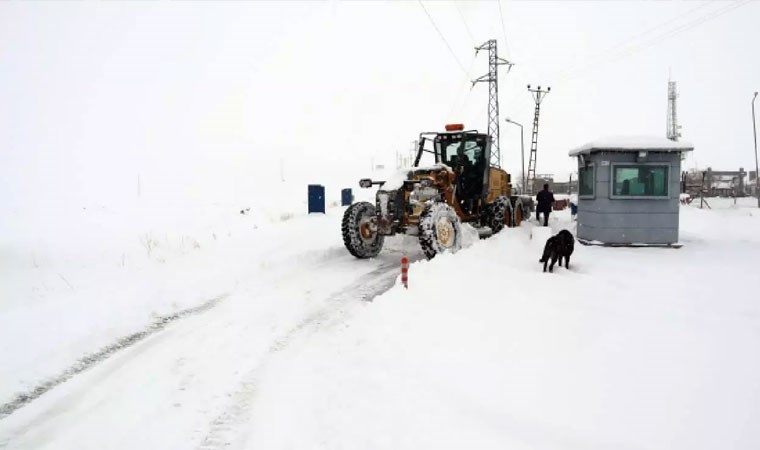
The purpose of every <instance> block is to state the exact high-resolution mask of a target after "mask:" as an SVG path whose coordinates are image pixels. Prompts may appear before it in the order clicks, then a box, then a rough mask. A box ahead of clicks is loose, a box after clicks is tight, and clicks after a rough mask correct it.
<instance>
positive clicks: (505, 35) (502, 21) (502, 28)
mask: <svg viewBox="0 0 760 450" xmlns="http://www.w3.org/2000/svg"><path fill="white" fill-rule="evenodd" d="M496 3H498V4H499V18H500V19H501V31H502V33H504V47H505V48H506V49H507V57H509V42H508V41H507V27H506V25H504V14H502V12H501V0H496Z"/></svg>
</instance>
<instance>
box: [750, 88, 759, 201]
mask: <svg viewBox="0 0 760 450" xmlns="http://www.w3.org/2000/svg"><path fill="white" fill-rule="evenodd" d="M756 98H757V92H755V95H754V96H753V97H752V134H753V135H754V136H755V196H756V197H757V207H758V208H760V172H758V170H757V125H756V124H757V120H755V99H756Z"/></svg>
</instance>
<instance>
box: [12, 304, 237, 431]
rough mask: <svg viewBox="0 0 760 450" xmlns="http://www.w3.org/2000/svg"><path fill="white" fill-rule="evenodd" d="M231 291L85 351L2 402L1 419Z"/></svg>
mask: <svg viewBox="0 0 760 450" xmlns="http://www.w3.org/2000/svg"><path fill="white" fill-rule="evenodd" d="M228 295H229V294H222V295H219V296H217V297H214V298H212V299H210V300H207V301H206V302H205V303H202V304H200V305H198V306H194V307H192V308H187V309H183V310H181V311H177V312H175V313H173V314H168V315H166V316H161V317H159V318H158V319H156V320H155V321H154V322H153V323H151V324H150V325H148V326H147V327H145V328H144V329H142V330H141V331H138V332H136V333H132V334H130V335H128V336H125V337H123V338H121V339H119V340H117V341H116V342H114V343H113V344H110V345H108V346H106V347H103V348H101V349H100V350H98V351H96V352H94V353H89V354H86V355H85V356H83V357H82V358H80V359H79V360H78V361H77V362H76V363H74V364H73V365H72V366H70V367H68V368H67V369H65V370H64V371H63V372H61V373H60V374H58V375H56V376H53V377H51V378H48V379H46V380H44V381H42V382H41V383H39V384H38V385H37V386H35V387H34V388H32V389H31V390H29V391H26V392H22V393H19V394H17V395H16V397H15V398H14V399H13V400H11V401H9V402H7V403H4V404H2V405H0V420H3V419H4V418H5V417H7V416H9V415H10V414H13V412H15V411H16V410H18V409H19V408H21V407H23V406H26V405H28V404H29V403H31V402H33V401H34V400H36V399H38V398H39V397H40V396H42V395H43V394H45V393H46V392H48V391H49V390H51V389H53V388H54V387H56V386H58V385H59V384H61V383H64V382H65V381H67V380H69V379H70V378H72V377H73V376H75V375H77V374H79V373H81V372H84V371H85V370H87V369H89V368H90V367H92V366H94V365H95V364H97V363H99V362H101V361H104V360H106V359H108V358H109V357H111V356H113V355H114V354H115V353H116V352H118V351H120V350H124V349H126V348H128V347H131V346H132V345H134V344H136V343H137V342H140V341H141V340H143V339H145V338H146V337H148V336H150V335H152V334H154V333H157V332H159V331H161V330H163V329H164V328H165V327H166V326H167V325H168V324H170V323H172V322H175V321H177V320H180V319H183V318H185V317H188V316H192V315H195V314H200V313H202V312H205V311H208V310H209V309H211V308H213V307H214V306H216V305H217V304H219V302H221V301H222V300H224V299H225V298H227V297H228Z"/></svg>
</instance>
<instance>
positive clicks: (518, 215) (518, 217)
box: [512, 198, 525, 227]
mask: <svg viewBox="0 0 760 450" xmlns="http://www.w3.org/2000/svg"><path fill="white" fill-rule="evenodd" d="M512 209H513V210H514V220H513V221H512V226H514V227H519V226H520V224H521V223H522V221H523V213H524V211H525V208H524V207H523V204H522V200H520V199H519V198H518V199H516V200H514V202H513V203H512Z"/></svg>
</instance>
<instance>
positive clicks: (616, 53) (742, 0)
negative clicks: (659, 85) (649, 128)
mask: <svg viewBox="0 0 760 450" xmlns="http://www.w3.org/2000/svg"><path fill="white" fill-rule="evenodd" d="M749 1H750V0H739V1H737V2H733V3H731V4H729V5H728V6H724V7H722V8H719V9H714V10H712V11H710V12H708V13H707V14H704V15H701V16H698V17H696V18H694V19H692V20H690V21H688V22H686V23H683V24H681V25H678V26H676V27H673V28H671V29H669V30H667V31H665V32H663V33H660V34H659V35H657V36H655V37H654V38H652V39H650V40H648V41H645V42H643V43H638V44H636V43H634V44H631V45H630V46H629V45H627V43H624V44H619V45H617V46H615V47H612V48H610V49H609V50H608V51H607V53H610V55H608V56H606V55H604V54H602V55H600V56H599V57H598V58H597V59H596V61H592V62H590V63H586V64H585V67H583V65H581V66H578V67H577V68H576V69H571V70H568V71H567V72H565V73H564V74H562V75H561V76H560V81H564V80H566V79H568V78H573V77H575V76H577V75H579V74H580V73H582V72H584V71H585V70H588V69H590V68H593V67H596V66H598V65H601V64H605V63H610V62H615V61H618V60H620V59H623V58H626V57H628V56H631V55H633V54H635V53H637V52H640V51H642V50H646V49H649V48H651V47H654V46H656V45H658V44H660V43H662V42H663V41H665V40H667V39H670V38H672V37H674V36H677V35H679V34H681V33H684V32H686V31H689V30H691V29H693V28H696V27H697V26H699V25H702V24H703V23H705V22H708V21H710V20H712V19H715V18H717V17H720V16H722V15H724V14H726V13H728V12H730V11H733V10H735V9H737V8H739V7H742V6H744V5H746V4H748V3H749ZM710 3H712V2H710ZM702 6H704V4H703V5H700V6H699V7H702ZM699 7H697V8H692V9H691V10H689V11H688V12H687V13H685V14H683V15H681V17H685V16H687V15H689V14H690V13H692V12H694V11H695V10H697V9H699ZM677 19H678V17H675V18H673V19H671V20H669V21H667V22H665V23H664V24H661V25H658V26H656V27H653V28H651V29H650V30H647V31H645V32H644V33H640V34H639V35H636V36H635V37H634V38H633V39H629V40H628V41H629V42H630V41H631V40H634V39H635V38H638V37H640V36H642V35H646V34H648V33H649V32H650V31H652V30H655V29H659V28H661V27H662V26H663V25H665V24H668V23H671V22H673V21H675V20H677ZM618 49H620V50H618Z"/></svg>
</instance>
